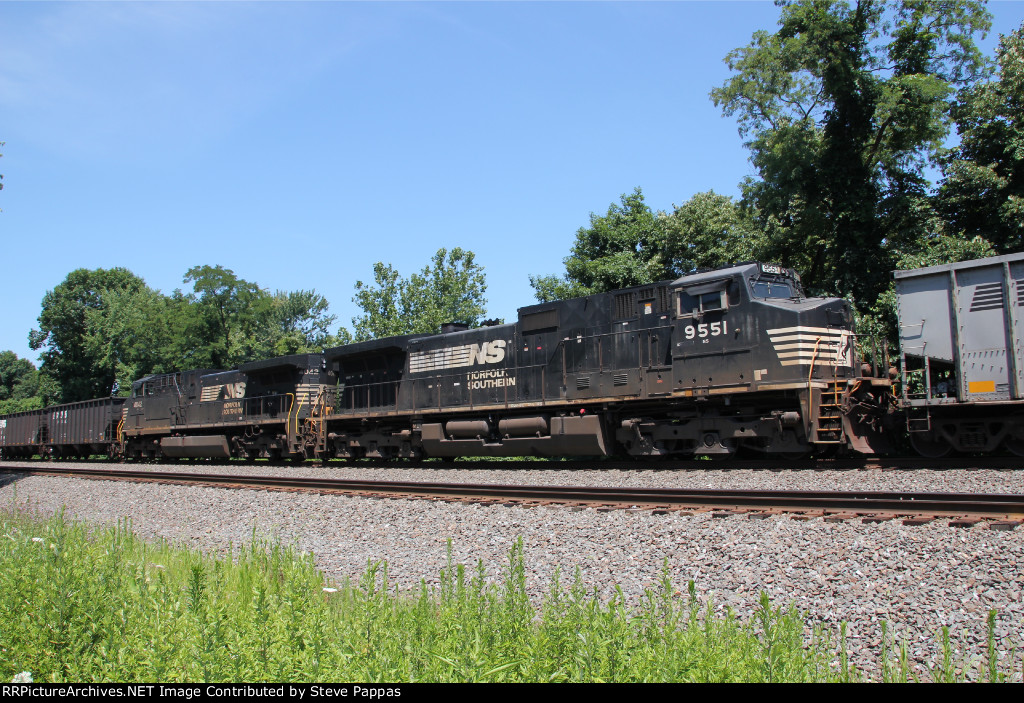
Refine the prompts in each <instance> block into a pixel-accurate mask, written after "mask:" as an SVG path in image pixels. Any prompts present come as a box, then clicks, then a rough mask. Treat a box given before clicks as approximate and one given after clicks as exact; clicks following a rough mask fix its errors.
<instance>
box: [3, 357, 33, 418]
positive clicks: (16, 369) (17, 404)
mask: <svg viewBox="0 0 1024 703" xmlns="http://www.w3.org/2000/svg"><path fill="white" fill-rule="evenodd" d="M43 405H44V403H43V398H42V396H41V395H40V386H39V372H38V371H37V370H36V367H35V366H33V365H32V362H31V361H29V360H28V359H19V358H18V355H17V354H15V353H14V352H12V351H3V352H0V415H6V414H8V413H17V412H22V411H24V410H36V409H38V408H41V407H43Z"/></svg>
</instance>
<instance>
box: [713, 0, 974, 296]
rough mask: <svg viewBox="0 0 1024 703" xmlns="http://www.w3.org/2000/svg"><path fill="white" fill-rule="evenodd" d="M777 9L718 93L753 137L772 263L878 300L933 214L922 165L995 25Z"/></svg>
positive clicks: (756, 186) (881, 8)
mask: <svg viewBox="0 0 1024 703" xmlns="http://www.w3.org/2000/svg"><path fill="white" fill-rule="evenodd" d="M777 4H779V5H780V7H781V16H780V19H779V30H778V31H777V32H775V33H774V34H769V33H768V32H765V31H759V32H756V33H755V34H754V36H753V40H752V42H751V44H750V45H749V46H746V47H743V48H740V49H736V50H735V51H732V52H730V53H729V55H728V56H727V57H726V63H727V65H728V66H729V68H730V69H732V70H733V71H734V72H735V75H734V76H733V77H732V78H731V79H729V80H728V81H727V82H726V83H725V84H724V85H723V86H722V87H720V88H716V89H715V90H713V91H712V93H711V97H712V99H713V101H714V102H715V104H716V105H718V106H720V107H721V108H722V110H723V112H724V113H725V114H726V115H730V116H735V117H736V118H737V119H738V121H739V129H740V133H741V135H743V136H745V137H748V141H747V146H748V147H749V148H750V150H751V161H752V163H753V164H754V166H755V168H756V169H757V171H758V174H759V178H757V179H753V178H751V179H748V180H747V181H746V182H745V183H744V184H743V192H744V200H745V203H746V204H747V205H748V206H749V207H750V208H751V209H752V210H753V211H754V212H755V213H756V217H757V224H758V226H759V227H760V228H761V229H762V230H763V231H764V237H765V238H764V247H763V250H762V252H763V255H764V256H766V257H767V258H771V259H774V260H778V261H780V262H781V263H784V264H787V265H790V266H793V267H795V268H797V269H799V270H801V271H802V272H803V276H804V282H805V283H806V284H807V286H808V288H810V289H811V290H814V291H817V292H821V293H832V294H839V295H852V296H854V297H855V298H856V299H858V300H860V301H870V300H873V299H875V298H876V297H877V296H878V294H879V293H880V292H881V291H882V290H883V289H884V288H885V286H886V283H887V277H888V272H889V270H891V268H892V266H893V264H894V252H896V251H898V250H899V249H900V248H901V247H902V246H903V245H904V244H905V243H906V242H908V241H911V240H914V239H916V238H919V237H920V236H922V234H923V233H924V231H925V230H926V229H927V222H928V221H929V220H930V218H931V217H932V215H933V213H932V212H931V210H930V207H929V205H928V202H927V198H926V194H927V188H928V183H927V179H926V178H925V175H924V169H925V167H926V165H927V164H929V163H932V162H934V159H935V156H936V154H937V152H938V150H939V148H940V147H941V144H942V141H943V139H944V138H945V137H946V135H947V133H948V130H949V104H950V100H951V96H952V94H953V92H954V91H955V90H956V89H957V88H958V87H961V86H964V85H967V84H968V83H970V82H971V81H972V80H975V79H976V77H977V76H978V75H980V74H981V72H982V71H983V70H984V67H985V61H984V59H983V57H982V55H981V54H980V52H979V51H978V49H977V48H976V46H975V45H974V41H973V37H974V35H975V34H976V33H978V32H984V31H987V30H988V28H989V26H990V17H989V14H988V12H987V11H986V10H985V9H984V7H983V4H982V3H981V2H979V1H978V0H903V1H902V2H899V3H895V4H891V3H886V2H881V1H880V0H856V1H855V2H843V1H840V0H799V1H794V2H789V1H786V2H778V3H777Z"/></svg>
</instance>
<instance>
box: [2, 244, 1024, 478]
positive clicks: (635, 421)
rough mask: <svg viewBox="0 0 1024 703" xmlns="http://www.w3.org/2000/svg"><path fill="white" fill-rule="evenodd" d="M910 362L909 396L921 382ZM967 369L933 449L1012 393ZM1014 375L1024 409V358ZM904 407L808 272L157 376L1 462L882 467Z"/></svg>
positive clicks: (933, 386)
mask: <svg viewBox="0 0 1024 703" xmlns="http://www.w3.org/2000/svg"><path fill="white" fill-rule="evenodd" d="M1004 259H1005V261H1004ZM968 263H973V264H976V265H977V266H978V267H981V268H985V267H988V268H993V266H994V270H997V272H998V273H999V281H1002V283H1001V284H1000V285H1001V286H1002V287H1003V288H1002V289H1006V292H1005V296H1004V297H1005V300H1006V302H1007V303H1012V304H1013V306H1014V308H1013V309H1014V310H1015V309H1016V306H1018V305H1020V303H1021V300H1024V296H1022V294H1021V292H1020V291H1019V289H1018V288H1017V287H1016V286H1017V282H1018V281H1020V280H1022V279H1024V255H1015V256H1014V257H999V258H998V261H997V262H996V263H995V264H992V265H990V262H989V261H988V260H983V261H981V262H968ZM954 266H966V265H965V264H958V265H954ZM972 270H973V269H972ZM958 271H959V270H958ZM958 271H943V272H940V274H941V275H940V276H939V278H940V279H942V276H945V279H942V280H946V281H953V282H954V283H953V284H950V285H956V286H961V285H962V286H966V285H968V283H966V282H965V283H963V284H960V283H956V281H957V280H958V279H957V275H959V274H958ZM904 273H906V272H904ZM959 273H964V276H966V273H965V272H959ZM972 275H973V274H972ZM967 278H969V276H966V277H965V278H964V280H965V281H966V280H967ZM914 280H917V279H914ZM929 280H930V279H929ZM983 283H985V284H986V285H989V287H991V284H990V282H987V279H986V281H983ZM929 285H930V284H929ZM1007 286H1012V287H1013V288H1012V291H1010V290H1009V289H1008V288H1007ZM920 287H921V286H918V288H920ZM932 287H933V288H934V286H932ZM925 288H928V286H925ZM947 288H949V286H948V285H947ZM1002 289H1001V290H1002ZM915 290H916V289H915ZM928 290H931V289H928ZM949 290H953V289H949ZM955 290H956V291H958V292H961V293H963V291H960V289H959V288H956V289H955ZM965 290H966V289H965ZM986 290H987V289H986ZM993 290H994V289H993ZM908 294H909V293H908ZM913 294H914V295H920V291H916V292H915V293H913ZM936 295H939V296H942V295H945V294H944V293H942V292H938V293H936ZM986 295H988V297H987V298H983V302H985V301H989V303H986V304H988V305H989V307H988V308H986V310H989V309H990V308H991V309H994V308H992V305H991V304H990V303H991V301H990V299H994V298H993V296H994V293H991V292H989V293H987V294H986ZM943 300H945V298H943ZM934 303H935V301H928V304H927V305H925V306H923V307H926V308H928V309H932V308H938V307H941V306H936V305H935V304H934ZM901 305H902V303H901ZM948 307H949V306H948V305H947V306H946V309H948ZM982 307H983V308H984V307H985V305H982ZM1010 312H1012V311H1008V312H1007V315H1008V316H1009V317H1008V318H1007V319H1011V318H1012V319H1011V322H1012V321H1013V320H1015V319H1016V318H1015V316H1014V315H1012V314H1010ZM901 314H902V310H901ZM917 314H918V306H914V312H913V315H917ZM993 314H995V313H993ZM999 314H1002V311H1000V313H999ZM916 324H920V321H918V322H917V323H916ZM924 325H925V326H927V328H928V329H929V331H930V332H931V331H934V329H935V328H937V323H932V322H926V323H924ZM948 328H949V326H948V324H947V329H948ZM954 328H955V326H954ZM918 329H921V327H919V328H918ZM1007 329H1010V327H1007ZM1013 329H1014V333H1016V328H1015V327H1014V328H1013ZM960 341H961V342H963V340H960ZM986 343H988V342H986ZM905 344H906V342H905ZM932 344H933V346H935V345H934V343H932ZM907 346H912V345H907ZM961 346H962V345H961ZM931 348H933V347H932V346H930V347H929V349H931ZM962 348H963V349H964V350H966V347H962ZM1005 348H1007V345H1004V349H1005ZM904 352H905V353H904V356H905V357H906V349H905V350H904ZM966 354H967V351H964V352H963V353H961V354H960V357H957V358H967V356H965V355H966ZM954 356H955V355H954ZM986 358H987V357H986ZM904 361H905V363H904V364H903V368H904V378H903V379H902V380H903V384H902V385H903V389H904V390H903V391H902V392H901V399H903V398H904V396H907V391H906V389H907V388H911V387H917V385H920V384H919V383H918V382H916V381H914V380H913V379H912V378H906V374H907V373H911V374H913V373H915V371H914V370H913V369H914V366H915V363H914V362H913V361H912V360H911V361H909V362H908V361H907V359H904ZM957 363H958V362H957V361H956V359H953V360H952V361H951V362H947V361H946V360H945V357H943V358H937V357H934V356H931V357H927V358H926V359H925V362H924V365H925V369H926V371H925V374H924V375H925V376H927V375H928V371H927V370H931V374H932V376H931V378H930V380H927V379H926V381H927V383H928V384H929V385H927V390H928V395H927V397H926V398H924V399H920V398H916V397H914V398H912V397H909V396H908V397H906V398H905V399H906V401H907V402H908V403H910V402H913V403H915V405H914V406H913V407H914V408H915V413H916V414H915V415H914V418H913V422H911V420H909V419H908V421H907V422H908V425H910V429H911V430H912V432H913V431H916V432H917V434H918V435H919V437H921V438H922V442H921V444H922V446H924V447H925V448H926V449H929V450H932V453H933V454H934V453H937V452H938V450H939V449H942V448H943V447H945V446H946V445H950V444H951V443H954V442H955V441H959V440H957V439H956V437H960V436H967V435H969V434H970V432H971V429H970V428H969V427H967V425H968V424H970V423H969V422H967V421H966V420H963V419H962V418H963V417H966V416H965V415H963V413H961V415H959V416H958V418H961V419H957V420H956V421H946V422H943V421H941V413H939V409H938V408H937V407H935V404H934V403H933V401H938V400H941V401H942V402H943V404H944V405H945V406H946V407H949V406H953V405H956V404H957V403H959V402H960V401H968V400H970V398H968V396H967V395H966V393H967V391H972V392H973V391H978V392H980V391H981V390H987V389H989V388H990V387H991V388H992V389H993V391H996V390H998V389H999V388H1000V387H1001V386H1000V385H999V383H998V382H997V380H994V381H992V382H991V383H990V382H989V381H988V379H987V377H986V379H985V380H984V382H982V381H977V382H976V381H973V380H971V381H965V383H967V384H969V385H964V391H965V392H964V394H963V395H957V392H956V390H955V387H956V382H959V381H960V380H963V379H964V378H965V374H967V373H968V372H967V371H966V370H965V369H960V368H957V366H956V364H957ZM951 364H952V365H951ZM918 366H920V364H918ZM873 368H875V369H876V372H874V373H873V372H872V369H873ZM908 369H910V370H909V371H908ZM1015 369H1016V370H1015V371H1014V373H1016V374H1017V376H1016V377H1014V380H1013V382H1012V384H1011V385H1012V390H1011V392H1012V393H1014V394H1016V395H1013V396H1012V398H1010V400H1011V401H1012V400H1013V399H1017V398H1020V389H1021V386H1022V384H1021V383H1020V379H1019V375H1020V369H1024V363H1020V362H1019V361H1018V365H1017V366H1016V367H1015ZM918 373H919V375H920V369H919V370H918ZM970 373H975V372H974V371H971V372H970ZM995 375H996V376H998V374H995ZM939 376H941V381H942V385H941V388H942V389H944V390H943V395H942V397H941V398H937V397H936V395H937V391H938V389H939V388H940V385H939V384H938V383H937V381H938V380H939ZM915 384H916V385H915ZM950 389H952V390H950ZM993 397H994V396H993ZM985 399H988V398H987V397H985V398H979V402H980V400H985ZM126 401H127V402H126ZM894 401H895V399H894V396H893V393H892V380H891V375H890V373H889V369H888V363H887V362H886V363H883V364H882V368H881V369H880V370H879V369H877V366H873V365H870V364H863V363H861V361H860V358H859V354H858V351H857V337H856V335H855V331H854V329H853V315H852V311H851V308H850V305H849V303H847V302H846V301H844V300H840V299H835V298H809V297H807V296H806V295H805V294H804V292H803V290H802V287H801V285H800V279H799V277H798V276H797V275H796V274H795V272H793V271H792V270H790V269H785V268H782V267H780V266H776V265H772V264H764V263H756V262H754V263H745V264H737V265H733V266H729V267H723V268H720V269H716V270H712V271H702V272H699V273H695V274H692V275H688V276H684V277H682V278H679V279H677V280H674V281H662V282H660V283H655V284H651V285H645V286H637V287H634V288H627V289H624V290H619V291H613V292H609V293H600V294H595V295H590V296H587V297H585V298H577V299H573V300H563V301H556V302H550V303H542V304H536V305H530V306H527V307H524V308H520V309H519V312H518V316H517V319H516V321H515V322H512V323H510V324H500V325H492V326H487V327H482V328H479V329H465V328H462V327H459V326H448V327H447V328H446V330H445V331H444V332H442V333H441V334H437V335H405V336H399V337H389V338H384V339H376V340H371V341H367V342H359V343H356V344H349V345H345V346H341V347H336V348H332V349H326V350H324V351H323V352H322V353H319V354H300V355H293V356H287V357H281V358H277V359H269V360H264V361H254V362H251V363H247V364H243V365H241V366H239V367H238V368H236V369H231V370H217V369H199V370H190V371H181V372H178V373H172V374H161V375H154V376H149V377H146V378H142V379H140V380H138V381H136V382H135V383H134V384H133V386H132V397H131V398H130V399H124V398H103V399H98V400H94V401H86V402H84V403H73V404H68V405H65V406H59V407H57V408H48V409H46V410H43V411H35V412H28V413H17V414H14V415H10V416H6V417H4V418H2V419H0V451H2V452H3V455H4V456H5V457H15V456H32V455H34V454H43V455H49V456H86V455H89V454H96V453H101V452H103V453H107V454H108V455H110V456H111V457H127V458H136V459H143V458H162V457H170V458H174V457H211V458H222V459H226V458H231V457H237V458H244V459H250V460H252V459H256V458H258V457H265V458H271V459H293V460H302V459H306V458H313V457H316V458H321V459H328V458H335V457H337V458H362V457H372V458H379V459H391V458H418V457H428V456H430V457H454V456H525V455H541V456H609V455H610V456H631V457H660V456H666V457H690V456H694V455H711V456H730V455H734V454H736V453H737V452H740V451H743V452H746V453H752V454H755V455H761V456H766V457H771V456H787V457H789V456H804V455H813V454H825V453H832V452H835V451H841V452H848V451H853V452H862V453H870V452H873V451H877V450H879V449H880V448H882V447H885V446H887V442H886V434H885V427H886V425H887V424H891V421H892V417H893V415H892V410H893V406H894V404H895V403H894ZM961 410H962V408H961ZM1003 414H1005V413H1003ZM1007 427H1008V428H1009V429H1006V430H1000V431H1001V432H1002V435H1000V437H999V438H996V439H995V440H992V441H995V442H996V444H997V445H998V446H1007V447H1009V448H1011V449H1014V448H1024V432H1020V438H1021V439H1020V440H1019V443H1015V442H1014V441H1012V440H1011V441H1009V442H1007V443H1003V440H1002V436H1003V435H1007V433H1009V435H1007V436H1017V435H1015V434H1014V432H1019V430H1015V429H1014V427H1016V426H1014V425H1012V423H1010V424H1009V425H1007ZM951 433H952V434H951ZM951 437H952V439H951ZM990 439H991V438H990ZM992 441H990V442H989V444H992Z"/></svg>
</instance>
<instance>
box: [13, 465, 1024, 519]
mask: <svg viewBox="0 0 1024 703" xmlns="http://www.w3.org/2000/svg"><path fill="white" fill-rule="evenodd" d="M0 471H2V472H4V473H8V474H21V475H25V474H28V475H48V476H65V477H72V478H83V479H94V480H108V481H110V480H113V481H135V482H155V483H164V484H178V485H203V486H218V487H222V488H249V489H258V490H277V491H291V492H312V493H321V494H342V495H355V496H365V497H371V498H420V499H429V500H446V501H455V502H475V503H487V504H495V503H500V504H505V505H518V506H522V507H536V506H539V505H564V506H570V507H574V508H584V507H589V508H595V509H597V510H608V511H610V510H623V509H627V510H648V511H652V512H656V513H663V512H664V513H667V512H680V511H713V512H714V513H715V514H716V515H729V514H734V513H737V512H739V513H746V514H749V515H750V516H751V517H767V516H770V515H773V514H779V513H786V514H790V515H793V516H796V517H801V518H810V517H822V518H824V519H826V520H829V521H839V520H851V519H859V520H863V521H869V522H877V521H881V520H893V519H900V520H902V521H903V522H904V523H906V524H920V523H922V522H928V521H931V520H935V519H940V518H948V519H950V524H952V525H957V526H970V525H973V524H976V523H977V522H979V521H981V520H985V521H989V522H988V524H989V526H990V527H994V528H997V529H1012V528H1014V527H1016V526H1017V525H1019V524H1021V523H1022V522H1024V494H982V493H917V492H886V491H763V490H718V489H674V488H605V487H587V486H508V485H491V484H467V483H428V482H411V481H359V480H340V479H323V478H308V477H291V476H287V477H280V476H254V475H248V476H245V475H226V474H204V473H183V472H165V471H140V470H117V469H99V468H95V469H94V468H74V469H68V468H56V467H48V466H41V465H38V464H36V465H31V466H24V465H21V466H15V465H0Z"/></svg>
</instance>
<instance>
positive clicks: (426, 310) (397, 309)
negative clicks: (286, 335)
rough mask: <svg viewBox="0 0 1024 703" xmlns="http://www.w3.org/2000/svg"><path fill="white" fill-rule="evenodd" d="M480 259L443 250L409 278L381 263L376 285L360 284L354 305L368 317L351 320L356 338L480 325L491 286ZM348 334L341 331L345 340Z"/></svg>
mask: <svg viewBox="0 0 1024 703" xmlns="http://www.w3.org/2000/svg"><path fill="white" fill-rule="evenodd" d="M475 258H476V256H475V254H473V252H471V251H466V250H464V249H460V248H458V247H456V248H455V249H452V250H451V251H448V250H447V249H438V250H437V253H436V254H434V256H433V258H432V259H431V262H430V264H429V265H427V266H426V267H424V268H423V270H422V271H420V272H419V273H416V274H413V275H412V276H410V277H409V278H407V279H406V278H403V277H402V276H401V274H400V273H399V272H398V271H397V270H396V269H395V268H394V267H393V266H391V265H390V264H384V263H382V262H377V263H376V264H375V265H374V267H373V278H374V282H373V283H372V284H367V283H363V282H362V281H357V282H356V294H355V296H353V298H352V300H353V302H355V303H356V304H358V305H359V307H360V308H361V309H362V311H363V314H362V315H359V316H357V317H354V318H353V319H352V324H353V325H354V329H355V332H354V339H355V340H356V341H363V340H367V339H376V338H379V337H389V336H394V335H400V334H436V333H438V332H440V331H441V326H442V325H443V324H445V323H448V322H460V323H463V324H466V325H469V326H471V327H473V326H476V325H478V324H479V323H480V321H481V319H482V318H483V316H484V315H485V314H486V312H487V310H486V307H485V306H486V304H487V300H486V298H485V297H484V293H485V291H486V290H487V283H486V278H485V276H484V269H483V267H482V266H480V265H479V264H477V263H476V262H475ZM346 335H347V333H346V331H345V330H342V331H341V336H342V337H345V336H346Z"/></svg>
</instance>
